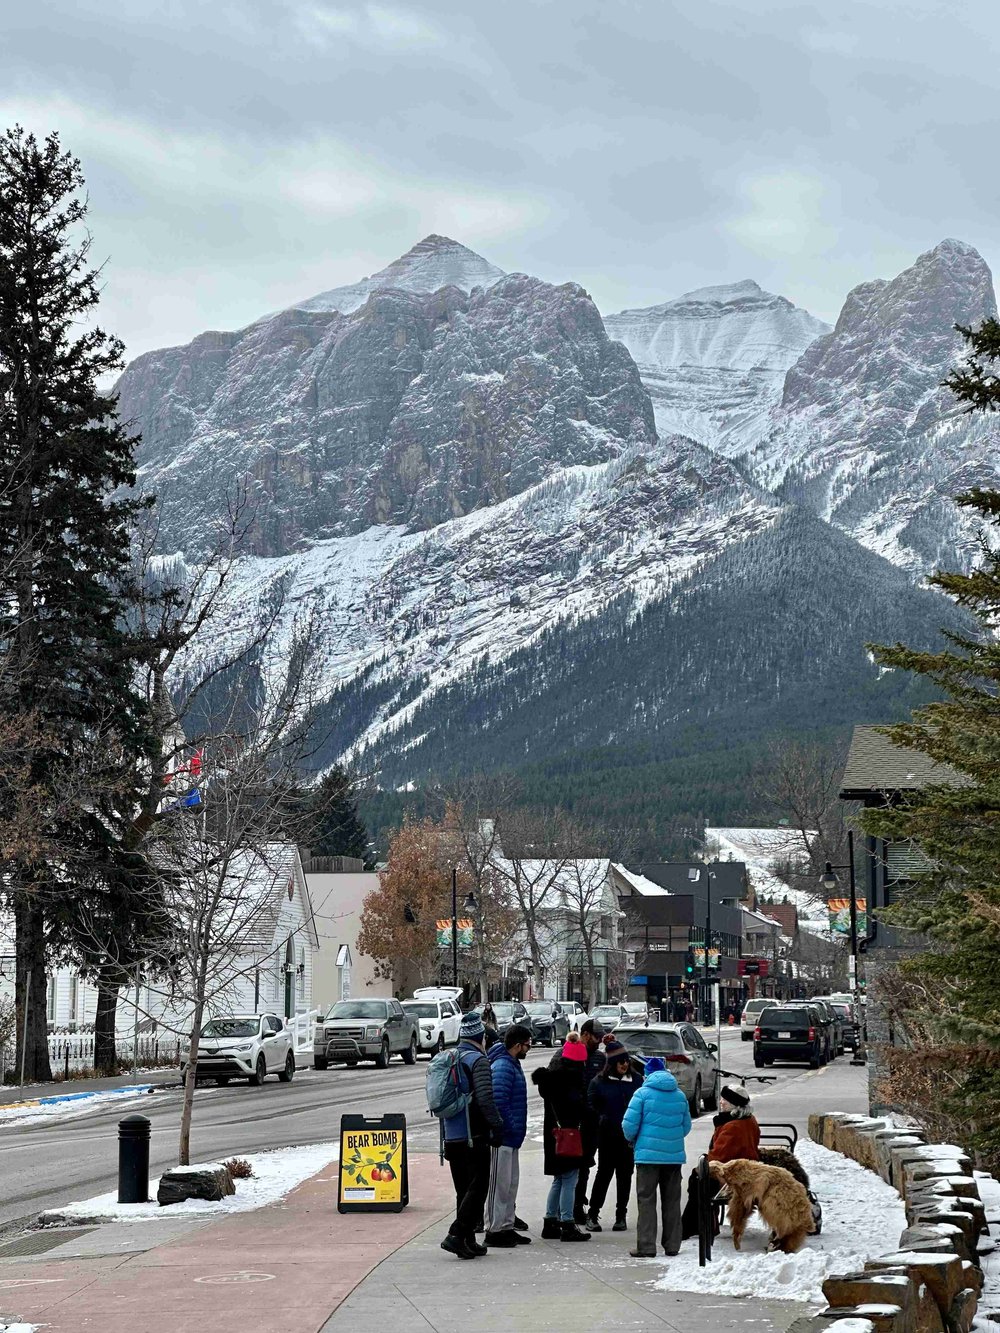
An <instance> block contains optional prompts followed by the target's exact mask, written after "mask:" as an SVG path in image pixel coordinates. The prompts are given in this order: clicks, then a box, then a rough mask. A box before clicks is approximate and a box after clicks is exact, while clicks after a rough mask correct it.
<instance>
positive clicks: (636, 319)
mask: <svg viewBox="0 0 1000 1333" xmlns="http://www.w3.org/2000/svg"><path fill="white" fill-rule="evenodd" d="M604 322H605V326H606V328H607V330H608V333H609V334H610V335H611V337H612V338H617V339H618V340H619V341H620V342H622V343H624V344H625V346H626V347H627V348H628V350H629V351H630V352H631V353H632V356H633V357H634V358H635V360H636V362H637V364H638V366H639V373H640V374H641V376H642V382H643V384H644V385H645V386H646V388H647V389H648V390H649V395H650V397H651V399H652V401H653V408H654V411H655V413H656V426H657V430H659V431H660V433H661V434H665V435H666V434H671V433H673V432H677V431H679V432H682V433H684V434H686V435H689V436H691V437H692V438H693V439H696V440H698V441H699V442H700V443H702V444H704V445H707V446H708V447H709V448H712V449H715V450H717V451H719V452H720V453H723V454H738V453H743V452H745V450H746V449H747V447H748V445H749V443H750V442H751V441H753V440H755V439H756V438H757V436H758V434H759V433H760V432H761V431H762V430H763V429H765V428H766V425H767V422H768V417H769V413H770V411H771V409H772V408H773V407H774V406H775V405H776V404H777V403H778V402H780V400H781V391H782V387H783V384H784V378H785V372H786V371H787V370H788V368H789V366H791V365H793V364H794V363H795V361H796V360H797V359H798V357H799V356H800V355H801V354H802V353H803V352H804V351H805V349H806V348H807V347H808V346H809V345H810V343H812V342H814V341H815V339H816V338H818V337H819V336H820V335H821V334H823V333H826V332H828V331H829V325H827V324H824V323H823V322H822V321H821V320H818V319H815V318H814V317H813V316H812V315H810V314H809V313H808V311H806V310H800V309H798V307H796V306H794V305H792V303H791V302H790V301H787V300H786V299H785V298H784V297H783V296H775V295H773V294H772V293H771V292H765V291H763V290H762V289H761V288H760V287H758V285H757V284H756V283H755V282H750V281H747V282H738V283H735V284H732V285H730V286H727V287H703V288H700V289H699V290H698V291H694V292H688V293H687V294H686V295H684V296H678V297H677V298H676V299H675V300H673V301H667V302H665V303H664V304H663V305H656V306H650V307H648V308H647V309H644V310H623V311H622V312H621V313H620V314H617V315H608V316H607V317H606V318H605V321H604Z"/></svg>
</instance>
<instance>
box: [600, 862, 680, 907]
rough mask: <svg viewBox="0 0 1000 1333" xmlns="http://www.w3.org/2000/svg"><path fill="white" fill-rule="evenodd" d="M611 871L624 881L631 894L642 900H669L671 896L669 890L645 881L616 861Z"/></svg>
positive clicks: (647, 880)
mask: <svg viewBox="0 0 1000 1333" xmlns="http://www.w3.org/2000/svg"><path fill="white" fill-rule="evenodd" d="M611 869H612V870H613V871H614V873H615V874H616V875H617V876H619V878H621V879H623V880H624V881H625V884H626V885H627V886H628V887H629V888H630V889H631V890H632V892H633V893H638V894H640V895H641V896H642V897H643V898H669V897H671V896H672V895H671V893H670V890H669V889H665V888H663V886H662V885H660V884H654V883H653V881H652V880H651V879H647V878H646V876H645V875H640V874H639V872H638V871H636V870H628V869H626V867H625V866H623V865H620V864H619V863H618V862H617V861H615V862H613V863H612V866H611Z"/></svg>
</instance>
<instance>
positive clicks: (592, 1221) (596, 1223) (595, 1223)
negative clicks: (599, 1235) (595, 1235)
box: [585, 1209, 604, 1231]
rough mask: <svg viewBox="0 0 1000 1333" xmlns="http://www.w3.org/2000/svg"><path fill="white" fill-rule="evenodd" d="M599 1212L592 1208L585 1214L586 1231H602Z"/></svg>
mask: <svg viewBox="0 0 1000 1333" xmlns="http://www.w3.org/2000/svg"><path fill="white" fill-rule="evenodd" d="M600 1216H601V1215H600V1213H595V1212H594V1210H593V1209H591V1210H590V1212H589V1213H588V1214H587V1221H586V1224H585V1225H586V1227H587V1230H588V1231H603V1230H604V1228H603V1227H602V1226H601V1223H600Z"/></svg>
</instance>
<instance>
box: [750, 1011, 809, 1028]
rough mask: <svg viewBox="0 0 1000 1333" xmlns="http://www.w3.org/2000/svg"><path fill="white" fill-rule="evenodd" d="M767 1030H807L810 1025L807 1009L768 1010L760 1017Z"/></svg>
mask: <svg viewBox="0 0 1000 1333" xmlns="http://www.w3.org/2000/svg"><path fill="white" fill-rule="evenodd" d="M760 1021H761V1023H766V1024H767V1026H768V1027H769V1028H778V1029H782V1028H807V1027H809V1025H810V1023H811V1021H812V1020H811V1018H810V1015H809V1010H808V1009H768V1010H766V1011H765V1012H764V1013H763V1014H761V1016H760Z"/></svg>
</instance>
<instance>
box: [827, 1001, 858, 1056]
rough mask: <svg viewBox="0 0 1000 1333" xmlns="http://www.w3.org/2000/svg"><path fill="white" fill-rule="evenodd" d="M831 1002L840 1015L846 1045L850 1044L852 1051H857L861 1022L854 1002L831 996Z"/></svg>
mask: <svg viewBox="0 0 1000 1333" xmlns="http://www.w3.org/2000/svg"><path fill="white" fill-rule="evenodd" d="M830 1004H831V1006H832V1007H833V1008H834V1009H836V1011H837V1013H838V1014H839V1015H840V1025H841V1027H842V1028H843V1031H844V1043H845V1045H847V1046H849V1047H850V1048H851V1050H852V1051H856V1050H857V1049H858V1045H859V1043H860V1040H861V1024H860V1023H859V1021H858V1016H857V1014H856V1012H855V1009H854V1005H853V1003H852V1002H850V1001H847V1002H842V1001H840V1000H835V999H833V998H832V997H831V999H830Z"/></svg>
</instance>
